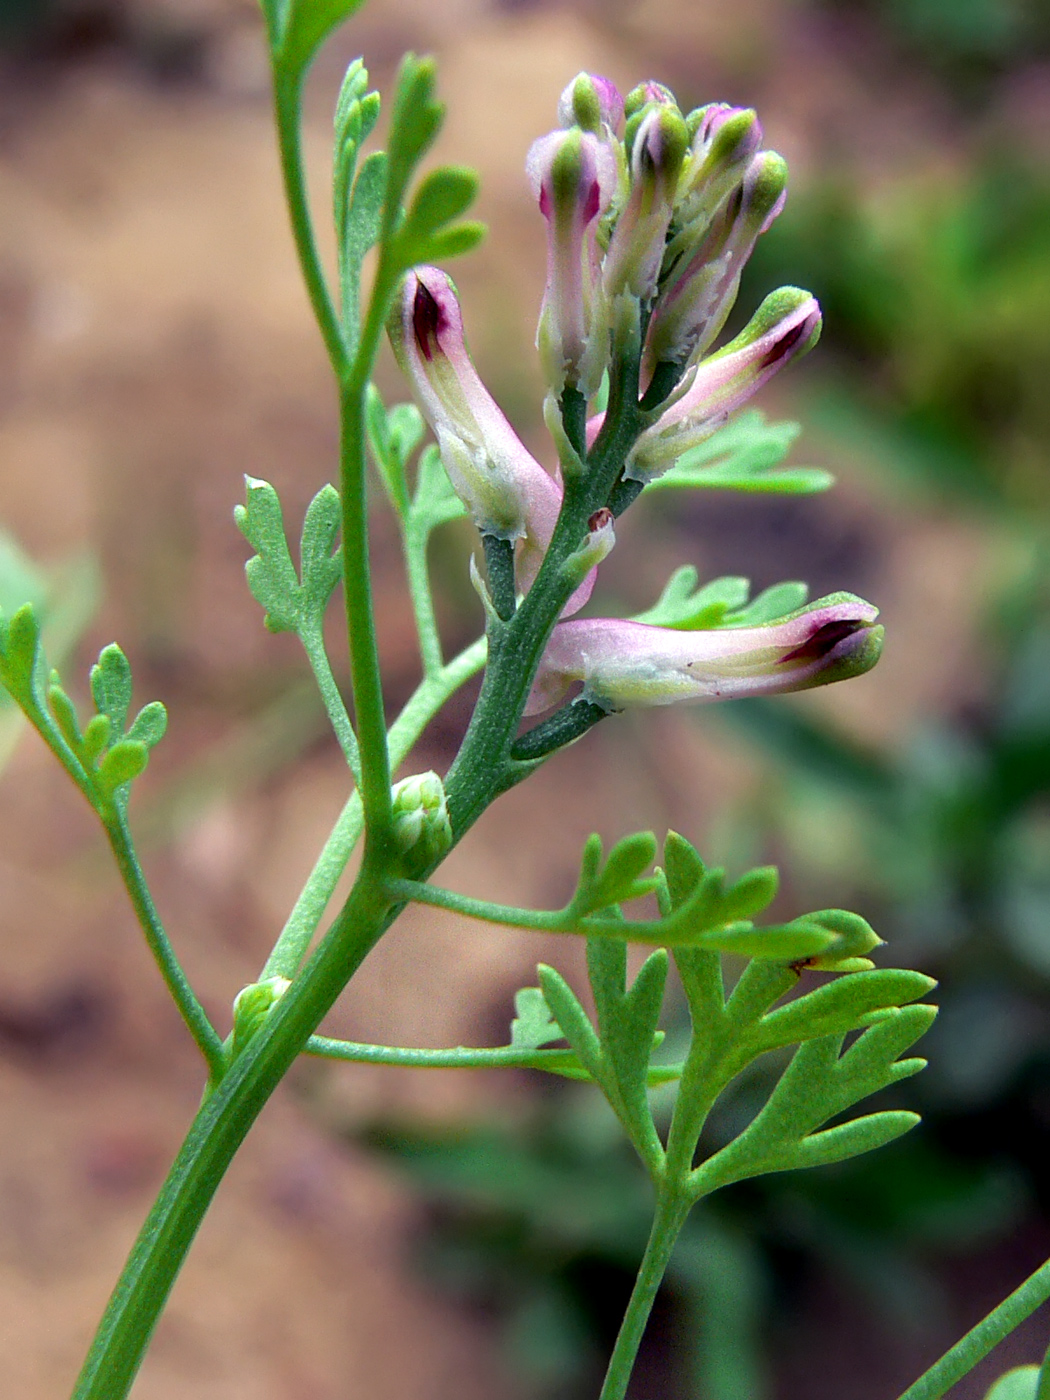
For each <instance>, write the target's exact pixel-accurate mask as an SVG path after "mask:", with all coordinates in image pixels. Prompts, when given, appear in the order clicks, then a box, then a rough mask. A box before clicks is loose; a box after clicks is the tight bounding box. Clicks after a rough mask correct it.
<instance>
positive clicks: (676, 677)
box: [390, 73, 882, 713]
mask: <svg viewBox="0 0 1050 1400" xmlns="http://www.w3.org/2000/svg"><path fill="white" fill-rule="evenodd" d="M558 116H559V121H560V123H561V125H560V127H559V129H558V130H556V131H554V132H552V133H550V134H549V135H547V136H544V137H541V138H540V139H539V140H538V141H536V142H535V143H534V145H533V146H532V148H531V150H530V152H529V155H528V160H527V167H526V168H527V174H528V178H529V181H530V183H531V185H532V189H533V192H534V194H535V196H536V199H537V201H538V204H539V208H540V212H541V213H542V215H543V217H544V218H545V220H546V223H547V243H548V262H547V281H546V288H545V291H544V296H543V303H542V307H541V311H540V319H539V327H538V331H537V346H538V349H539V352H540V358H541V362H542V366H543V371H544V375H545V378H546V381H547V386H548V390H549V396H548V400H547V406H546V415H545V416H546V418H547V421H548V424H549V425H550V426H551V428H552V431H553V432H554V435H555V438H556V440H557V441H558V443H559V456H560V457H561V460H562V463H563V465H564V466H565V467H566V469H568V467H569V465H570V463H571V464H572V465H573V466H574V468H576V469H579V470H582V472H583V473H584V475H585V474H586V472H587V462H586V460H584V461H580V460H579V455H578V454H586V453H589V452H590V449H591V447H592V446H593V444H594V443H595V441H596V439H598V437H599V435H600V434H601V430H602V424H603V421H604V415H603V414H601V413H595V414H594V415H593V416H592V417H591V419H590V421H589V422H588V423H587V430H586V444H585V446H584V445H583V444H577V443H571V444H569V439H568V434H567V430H566V427H565V426H564V425H563V423H562V417H561V408H562V406H563V405H564V404H565V403H566V402H567V401H568V400H567V396H571V397H574V398H575V400H576V401H577V402H582V403H583V404H584V405H587V404H589V403H590V402H591V400H592V399H593V398H594V396H595V395H596V393H597V392H598V390H599V386H600V385H601V383H602V380H603V378H604V377H605V376H606V375H608V376H609V378H610V382H617V380H618V379H619V380H620V381H622V380H623V379H624V377H625V376H624V375H623V374H620V373H619V371H620V370H621V369H622V366H623V365H625V364H628V363H629V364H631V365H632V366H633V371H632V373H633V382H634V384H635V385H636V393H637V395H638V399H637V414H636V421H637V422H638V424H639V427H638V431H637V432H636V434H635V436H634V440H633V443H632V445H631V446H630V447H629V450H628V451H627V454H626V457H625V459H624V460H623V462H622V467H621V472H620V479H621V481H624V482H635V483H639V484H640V485H644V484H645V483H646V482H648V481H650V480H652V479H653V478H654V477H655V476H658V475H660V474H661V473H662V472H664V471H666V470H667V469H668V468H669V467H671V466H673V465H674V463H675V462H676V461H677V460H678V458H679V457H680V456H681V455H682V454H683V453H685V452H687V451H689V450H690V449H691V448H693V447H695V446H697V445H698V444H699V443H701V442H703V441H704V440H705V439H706V438H708V437H710V436H711V435H712V434H713V433H714V432H715V431H717V429H718V428H719V427H721V426H722V425H723V424H724V423H725V422H726V420H727V419H728V418H729V416H730V415H731V414H732V413H733V412H734V411H735V410H736V409H738V408H739V407H740V406H741V405H742V404H743V403H745V402H746V401H747V399H749V398H750V396H751V395H752V394H753V393H755V391H756V390H757V389H759V388H760V387H761V386H762V385H763V384H765V383H766V382H767V381H768V380H769V379H770V378H771V377H772V376H773V375H774V374H776V373H777V372H778V371H779V370H780V369H782V368H783V367H784V366H785V365H787V364H789V363H791V361H793V360H795V359H797V358H798V357H799V356H800V355H802V354H804V353H805V352H806V351H807V350H809V349H810V348H811V347H812V346H813V345H814V344H815V342H816V340H817V338H818V336H819V334H820V325H821V317H820V308H819V306H818V305H817V303H816V301H815V299H814V298H813V297H812V296H811V295H810V294H809V293H808V292H804V291H800V290H798V289H797V288H794V287H782V288H781V289H780V290H779V291H776V292H773V293H772V294H771V295H770V296H768V297H767V298H766V299H765V301H764V302H763V303H762V305H761V306H760V307H759V308H758V310H757V312H756V313H755V315H754V316H753V317H752V319H751V321H750V322H749V323H748V325H747V326H746V327H745V329H744V330H743V331H742V332H741V333H740V334H739V335H737V336H736V338H735V339H733V340H732V341H730V342H729V343H728V344H726V345H724V346H723V347H722V348H721V349H718V350H714V351H712V347H713V346H714V344H715V342H716V340H717V338H718V336H719V333H720V332H721V330H722V328H723V326H724V325H725V322H726V319H727V317H728V316H729V313H730V311H731V309H732V307H733V303H734V301H735V300H736V295H737V290H738V287H739V283H740V275H741V271H742V269H743V267H744V265H745V263H746V262H747V259H748V258H749V256H750V254H751V252H752V249H753V248H754V245H755V241H756V239H757V238H758V237H759V236H760V234H761V233H763V232H764V231H765V229H767V228H768V227H769V225H770V223H771V222H772V221H773V219H774V218H776V216H777V214H778V213H779V212H780V209H781V208H782V206H783V203H784V192H785V185H786V179H787V170H786V166H785V163H784V161H783V160H782V159H781V157H780V156H778V155H776V154H775V153H774V152H772V151H765V150H762V149H761V145H762V129H761V126H760V125H759V122H758V118H757V116H756V115H755V113H754V112H753V111H751V110H748V109H741V108H736V107H731V106H728V105H725V104H722V103H716V104H712V105H710V106H707V107H703V108H700V109H698V110H696V111H693V112H690V113H688V114H685V113H683V112H682V111H681V110H680V108H679V107H678V104H677V103H676V101H675V98H674V95H673V94H672V93H671V92H670V91H669V90H668V89H667V88H665V87H663V86H662V85H661V84H658V83H653V82H648V83H643V84H641V85H640V86H639V87H637V88H635V89H634V91H632V92H631V93H629V94H628V96H627V98H626V100H625V99H623V98H621V96H620V94H619V92H618V91H617V90H616V88H615V86H614V85H613V84H612V83H611V82H609V81H608V80H607V79H605V78H601V77H596V76H593V75H591V74H587V73H581V74H579V75H578V76H577V77H576V78H575V79H574V80H573V81H572V82H571V83H570V84H569V86H568V87H567V88H566V89H565V91H564V93H563V94H562V97H561V101H560V103H559V107H558ZM390 330H391V339H392V342H393V346H394V350H395V353H396V355H397V357H398V359H399V361H400V363H401V366H402V368H403V369H404V370H405V372H406V374H407V376H408V378H409V379H410V381H411V382H412V384H413V386H414V389H415V392H416V395H417V398H418V400H419V403H420V406H421V407H422V409H423V411H424V413H425V414H426V416H427V418H428V419H429V422H430V424H431V426H432V428H433V429H434V432H435V435H436V437H437V440H438V445H439V447H440V450H441V455H442V459H443V461H444V463H445V466H446V468H447V470H448V474H449V477H450V479H451V481H452V484H453V486H454V488H455V490H456V491H457V493H458V494H459V495H460V497H461V499H462V500H463V501H464V503H465V504H466V506H467V508H468V510H469V511H470V514H471V516H472V517H473V520H474V522H475V524H476V525H477V527H478V529H479V530H480V531H481V532H482V533H483V534H486V535H490V536H494V537H496V538H497V539H501V540H506V541H517V542H519V543H518V554H517V563H516V579H517V584H518V586H519V588H521V589H522V591H525V592H527V591H528V589H529V587H530V586H531V585H532V583H533V581H534V580H535V577H536V574H537V572H538V570H539V567H540V565H541V564H542V562H543V559H544V556H545V554H546V551H547V549H548V546H549V545H550V543H551V540H552V537H553V535H554V529H555V525H556V523H557V520H558V515H559V511H560V509H561V505H562V498H563V482H562V480H561V479H560V477H558V476H557V475H551V474H550V473H549V472H548V471H547V470H546V469H545V468H544V467H543V466H542V465H541V464H540V463H539V462H537V461H536V459H535V458H534V457H533V456H532V455H531V453H529V451H528V450H527V449H526V448H525V446H524V444H523V443H522V442H521V441H520V439H519V438H518V437H517V435H516V434H515V432H514V430H513V429H512V427H511V426H510V424H509V423H508V421H507V419H506V418H505V417H504V416H503V414H502V413H501V411H500V410H499V408H498V407H497V405H496V404H495V402H494V401H493V399H492V398H491V396H490V395H489V393H488V391H487V390H486V389H485V387H484V385H483V384H482V382H481V380H480V378H479V376H478V374H477V372H476V370H475V368H474V365H473V363H472V362H471V359H470V356H469V354H468V352H467V349H466V344H465V340H464V336H463V323H462V316H461V313H460V308H459V303H458V301H457V298H456V293H455V288H454V287H453V285H452V283H451V281H450V279H449V278H448V277H447V276H446V274H445V273H443V272H441V271H439V270H438V269H436V268H431V267H421V268H417V269H416V270H415V271H414V272H413V273H412V274H411V275H410V276H408V277H407V278H406V279H405V282H404V284H403V287H402V289H401V293H400V296H399V300H398V304H397V306H396V308H395V311H394V314H393V316H392V318H391V326H390ZM626 377H627V378H628V379H630V378H631V376H626ZM567 421H568V420H566V423H567ZM567 444H568V445H569V449H570V450H567ZM638 489H639V486H635V487H634V488H633V493H634V494H636V493H637V490H638ZM630 498H631V492H630V491H625V492H623V493H621V495H620V497H619V498H615V497H613V496H611V495H610V496H609V497H608V499H604V500H600V501H597V502H595V505H596V506H597V507H598V509H597V512H596V513H594V514H592V516H591V519H590V526H589V529H590V533H589V534H588V536H587V538H586V540H585V541H584V543H583V545H582V546H581V547H580V549H579V550H578V551H577V553H576V554H575V555H573V556H572V557H571V559H570V560H569V561H568V562H569V564H570V565H572V566H573V567H574V568H575V573H574V574H573V573H571V570H570V577H571V582H572V586H573V588H574V590H575V591H574V592H573V593H572V594H571V596H570V597H569V599H568V602H567V605H566V606H565V608H564V610H563V613H562V616H563V617H566V616H569V615H571V614H572V613H574V612H576V611H577V610H578V609H579V608H581V607H582V606H583V604H584V603H585V602H586V601H587V598H588V597H589V595H590V592H591V589H592V587H593V582H594V575H595V569H596V566H597V564H598V563H599V562H600V560H601V559H602V558H603V557H604V555H605V554H606V553H607V552H608V550H609V549H610V548H611V547H612V545H613V543H614V535H613V528H612V512H611V511H610V510H609V509H608V506H610V505H612V506H613V508H614V509H616V508H621V507H622V505H623V504H624V503H625V502H626V501H627V500H629V499H630ZM875 617H876V612H875V609H874V608H872V607H871V606H870V605H869V604H867V603H865V602H863V601H862V600H861V599H858V598H854V597H852V596H851V595H849V594H838V595H835V596H834V597H832V598H828V599H824V600H822V601H821V602H819V603H816V604H813V605H812V606H811V607H810V608H808V609H804V610H802V611H801V612H799V613H797V614H794V615H792V616H791V617H789V618H784V619H781V620H780V621H778V622H777V623H775V624H773V625H770V626H766V627H760V628H746V627H744V628H726V629H718V630H714V631H705V632H683V631H678V630H674V629H667V628H660V627H653V626H649V625H646V624H641V623H631V622H624V621H621V620H615V619H596V620H591V621H578V622H577V621H574V622H564V621H562V622H560V623H559V624H558V625H557V626H556V627H555V629H554V632H553V635H552V637H551V640H550V643H549V645H548V647H547V650H546V653H545V654H544V657H543V659H542V661H541V663H540V669H539V672H538V675H537V678H536V683H535V685H534V688H533V691H532V695H531V697H530V701H529V707H528V712H529V713H536V712H539V711H540V710H542V709H546V708H548V707H549V706H550V705H553V704H557V703H558V702H560V701H561V700H562V699H563V698H564V697H565V694H566V693H567V691H568V690H569V688H570V687H571V686H572V685H573V684H574V683H576V682H582V684H583V687H584V697H585V698H587V699H589V700H591V701H592V702H593V703H596V704H598V705H600V706H601V707H602V708H604V709H609V710H613V709H620V708H623V707H624V706H627V705H638V704H642V705H653V704H665V703H669V702H671V701H673V700H677V699H717V698H720V697H722V696H730V695H744V694H757V693H764V692H769V691H781V690H797V689H804V688H806V687H809V686H813V685H820V684H823V683H824V682H826V681H830V680H837V679H841V678H843V677H844V676H847V675H855V674H858V673H860V672H861V671H865V670H867V669H868V668H869V667H870V666H872V665H873V664H874V662H875V660H876V659H877V657H878V653H879V649H880V646H881V636H882V632H881V628H878V627H876V626H875V625H874V621H875Z"/></svg>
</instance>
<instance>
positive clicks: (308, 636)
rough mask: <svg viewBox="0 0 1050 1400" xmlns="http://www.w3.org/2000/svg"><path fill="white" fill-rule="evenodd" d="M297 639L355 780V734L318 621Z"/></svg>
mask: <svg viewBox="0 0 1050 1400" xmlns="http://www.w3.org/2000/svg"><path fill="white" fill-rule="evenodd" d="M299 640H300V641H301V642H302V644H303V650H304V651H305V652H306V656H307V660H308V661H309V662H310V667H311V669H312V671H313V673H314V679H315V680H316V681H317V689H318V690H319V691H320V692H321V699H322V700H323V701H324V707H325V710H326V711H327V713H328V718H329V721H330V722H331V725H332V729H333V731H334V733H335V737H336V738H337V739H338V740H339V747H340V748H341V749H342V751H343V757H344V758H345V759H346V762H347V766H348V767H349V769H350V772H351V773H353V775H354V778H355V780H356V781H358V782H360V780H361V754H360V751H359V749H358V747H357V735H356V734H355V733H354V726H353V725H352V724H351V723H350V716H349V715H348V714H347V712H346V705H345V704H344V703H343V697H342V694H341V692H340V690H339V686H338V685H337V684H336V679H335V676H334V675H333V673H332V663H331V662H330V661H329V660H328V651H327V649H326V647H325V644H324V633H323V631H322V630H321V626H320V623H318V624H317V625H316V626H312V627H310V628H308V629H304V631H302V632H300V634H299Z"/></svg>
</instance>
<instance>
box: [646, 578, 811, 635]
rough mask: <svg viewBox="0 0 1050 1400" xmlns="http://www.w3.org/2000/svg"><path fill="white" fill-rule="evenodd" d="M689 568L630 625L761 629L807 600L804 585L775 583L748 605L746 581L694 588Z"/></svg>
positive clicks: (726, 580)
mask: <svg viewBox="0 0 1050 1400" xmlns="http://www.w3.org/2000/svg"><path fill="white" fill-rule="evenodd" d="M698 578H699V575H698V574H697V571H696V569H694V568H693V566H692V565H691V564H683V565H682V567H681V568H679V569H676V570H675V571H674V573H673V574H672V575H671V577H670V579H669V580H668V582H667V586H666V587H665V588H664V591H663V592H662V593H661V594H660V596H659V598H658V599H657V600H656V602H655V603H654V604H653V606H652V607H651V608H649V609H648V610H647V611H646V612H643V613H638V614H637V616H636V617H634V618H632V621H633V622H646V623H649V624H650V625H651V626H653V627H674V628H677V629H678V630H680V631H684V632H695V631H699V630H701V629H706V628H714V627H763V626H765V625H766V624H767V623H770V622H776V621H778V620H779V619H780V618H782V617H787V616H788V614H790V613H793V612H796V611H797V610H798V609H799V608H801V607H803V606H804V605H805V603H806V600H807V599H808V597H809V588H808V587H807V585H806V584H804V583H797V582H791V583H775V584H773V585H772V587H770V588H766V589H763V591H762V592H761V593H759V594H757V595H756V596H755V597H754V598H752V599H751V600H750V602H749V601H748V595H749V593H750V590H751V584H750V580H748V579H746V578H734V577H727V578H716V579H712V580H711V582H710V583H705V584H702V585H700V587H697V580H698Z"/></svg>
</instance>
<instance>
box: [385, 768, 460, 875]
mask: <svg viewBox="0 0 1050 1400" xmlns="http://www.w3.org/2000/svg"><path fill="white" fill-rule="evenodd" d="M393 836H394V842H395V844H396V846H397V848H398V850H400V851H401V852H402V853H403V854H405V855H407V854H408V853H409V852H411V853H412V854H413V855H414V856H416V857H418V858H419V861H420V864H421V865H430V864H431V863H432V862H434V861H436V860H439V859H440V858H441V857H442V856H443V855H444V854H445V852H446V851H447V850H448V849H449V847H450V846H451V845H452V827H451V825H450V823H449V819H448V807H447V806H446V805H445V789H444V786H443V784H442V782H441V779H440V778H439V777H438V775H437V774H436V773H434V772H429V773H416V774H415V775H414V776H413V777H411V778H404V779H402V781H401V782H399V783H396V784H395V785H394V789H393Z"/></svg>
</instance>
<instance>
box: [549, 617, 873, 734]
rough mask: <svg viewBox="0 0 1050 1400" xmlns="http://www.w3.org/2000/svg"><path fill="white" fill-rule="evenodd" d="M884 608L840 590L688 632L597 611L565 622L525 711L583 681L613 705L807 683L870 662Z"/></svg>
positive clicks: (592, 697)
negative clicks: (758, 616) (749, 622)
mask: <svg viewBox="0 0 1050 1400" xmlns="http://www.w3.org/2000/svg"><path fill="white" fill-rule="evenodd" d="M877 617H878V609H876V608H874V607H872V605H871V604H870V603H866V602H864V600H863V599H862V598H855V597H854V596H853V595H852V594H850V593H835V594H832V595H831V596H830V597H828V598H822V599H821V600H820V601H819V602H816V603H812V604H810V605H809V606H808V607H806V608H802V609H800V610H799V611H798V612H797V613H793V614H792V615H791V616H790V617H786V618H784V619H783V620H782V621H780V622H774V623H771V624H770V625H768V626H766V627H726V628H714V629H711V630H707V631H696V632H687V631H679V630H677V629H675V628H670V627H651V626H649V625H648V624H646V623H643V622H624V621H621V620H619V619H616V618H594V619H587V620H584V621H578V622H561V623H559V624H558V626H557V627H555V629H554V632H553V633H552V635H551V639H550V641H549V643H548V644H547V649H546V651H545V652H544V654H543V658H542V660H541V661H540V666H539V670H538V672H537V674H536V680H535V682H534V684H533V688H532V693H531V694H530V696H529V702H528V705H527V707H526V710H525V713H526V714H527V715H532V714H538V713H539V712H540V711H542V710H546V709H549V708H550V707H551V706H553V705H556V704H558V703H559V702H560V701H562V700H563V699H564V698H565V696H566V695H567V693H568V692H569V690H570V689H571V687H572V686H573V685H574V684H577V683H579V682H582V683H583V692H582V695H581V696H580V699H582V700H589V701H592V702H593V703H594V704H596V705H600V706H602V707H603V708H604V709H606V710H622V709H625V708H627V707H628V706H640V705H671V704H674V703H675V701H678V700H694V701H699V700H729V699H735V698H738V697H740V696H745V695H773V694H779V693H781V692H784V691H790V690H808V689H810V688H811V687H812V686H817V685H827V684H828V683H830V682H831V681H838V680H846V679H848V678H849V677H850V676H858V675H861V674H862V673H863V672H864V671H868V670H870V669H871V667H872V666H874V665H875V662H876V661H877V660H878V658H879V653H880V651H881V649H882V632H883V629H882V628H881V627H878V626H875V625H874V624H875V619H876V618H877Z"/></svg>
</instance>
